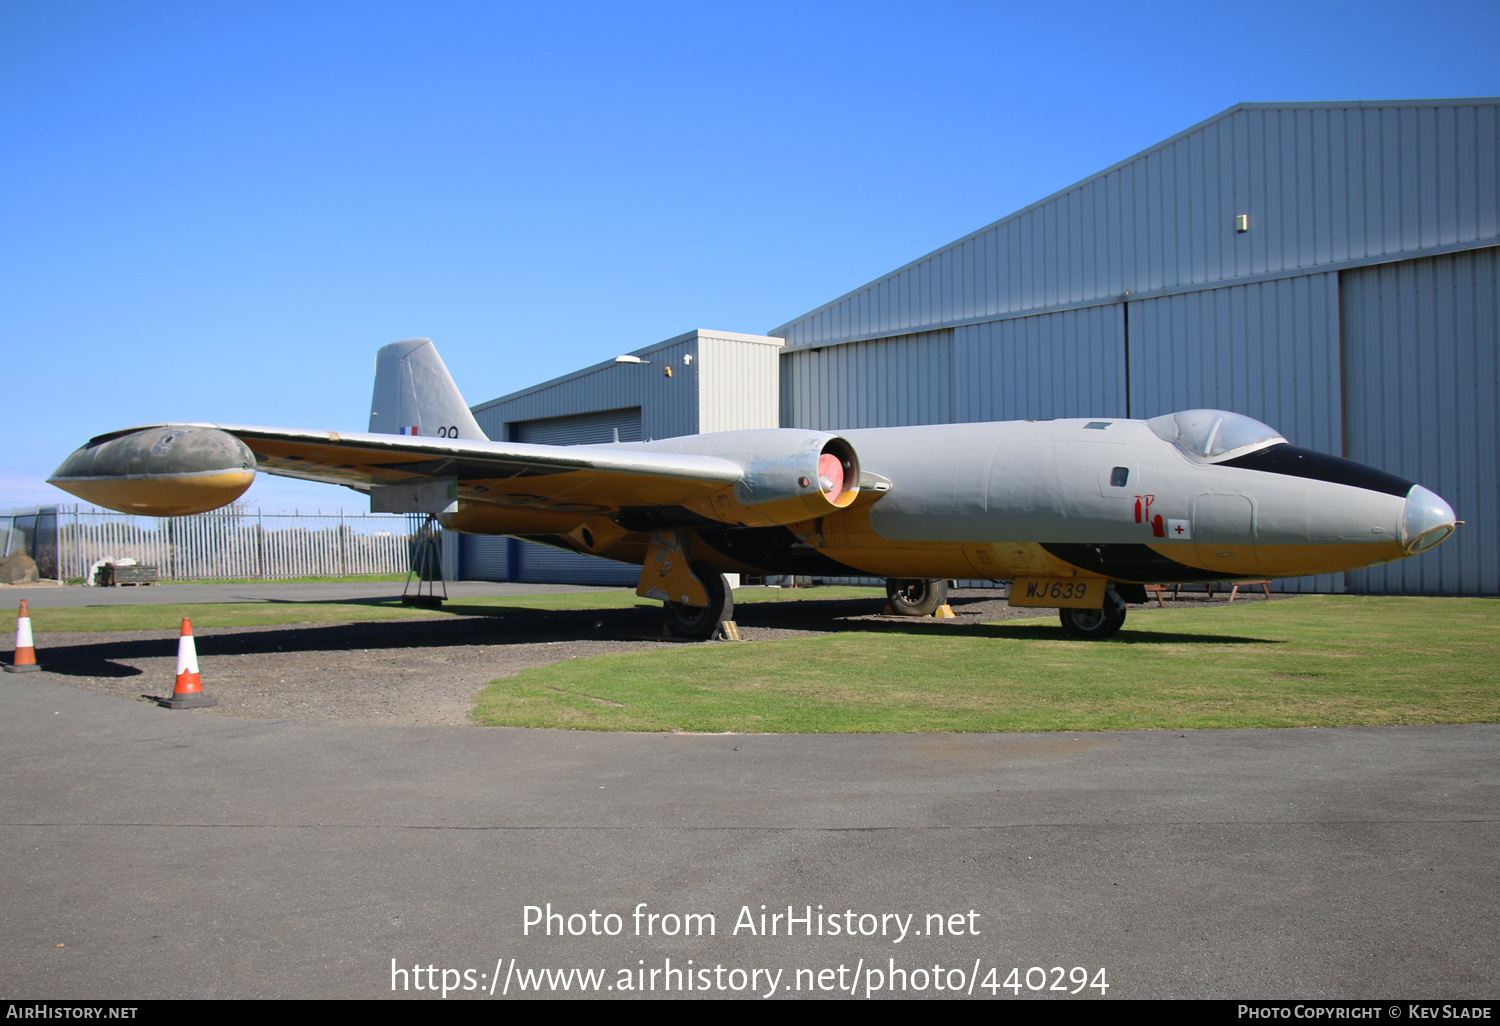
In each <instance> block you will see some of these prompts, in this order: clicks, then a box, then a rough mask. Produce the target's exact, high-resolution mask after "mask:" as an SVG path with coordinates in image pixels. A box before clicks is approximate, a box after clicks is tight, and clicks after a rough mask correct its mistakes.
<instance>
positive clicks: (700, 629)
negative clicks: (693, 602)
mask: <svg viewBox="0 0 1500 1026" xmlns="http://www.w3.org/2000/svg"><path fill="white" fill-rule="evenodd" d="M691 566H692V570H693V576H694V577H696V578H698V580H699V581H701V582H702V584H703V590H704V591H706V592H708V605H706V606H690V605H688V604H687V603H686V602H670V601H669V602H664V603H662V605H663V607H664V611H665V613H666V617H667V629H668V630H670V631H671V632H672V634H673V635H674V636H675V637H679V638H696V639H698V640H700V641H706V640H708V639H709V638H712V637H713V636H714V635H716V634H717V633H718V632H719V625H720V624H722V623H723V622H724V621H725V620H733V619H734V589H733V588H731V587H730V586H729V581H728V580H727V579H726V578H725V577H724V575H723V574H721V573H719V571H717V570H715V569H714V568H713V567H711V566H709V565H708V564H707V563H693V564H691Z"/></svg>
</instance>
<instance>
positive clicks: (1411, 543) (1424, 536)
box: [1401, 485, 1458, 555]
mask: <svg viewBox="0 0 1500 1026" xmlns="http://www.w3.org/2000/svg"><path fill="white" fill-rule="evenodd" d="M1457 522H1458V521H1457V519H1456V518H1455V517H1454V515H1453V507H1452V506H1450V505H1448V504H1447V503H1446V502H1444V501H1443V498H1442V496H1440V495H1438V494H1437V493H1436V492H1432V491H1429V490H1427V489H1426V488H1423V487H1422V486H1421V485H1412V486H1411V491H1409V492H1407V493H1406V512H1405V514H1403V516H1402V518H1401V544H1403V545H1405V546H1406V551H1407V552H1409V553H1411V554H1413V555H1415V554H1416V553H1418V552H1422V551H1425V550H1426V549H1430V548H1432V547H1433V546H1434V545H1436V544H1437V543H1438V542H1440V541H1442V540H1443V539H1445V538H1447V537H1448V536H1449V535H1450V534H1452V533H1453V527H1454V525H1455V524H1456V523H1457Z"/></svg>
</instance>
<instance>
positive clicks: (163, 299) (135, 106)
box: [0, 0, 1500, 509]
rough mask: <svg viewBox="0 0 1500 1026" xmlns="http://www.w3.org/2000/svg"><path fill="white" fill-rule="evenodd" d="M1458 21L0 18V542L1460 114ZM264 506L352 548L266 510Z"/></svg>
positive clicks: (285, 502)
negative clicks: (70, 487) (1331, 123)
mask: <svg viewBox="0 0 1500 1026" xmlns="http://www.w3.org/2000/svg"><path fill="white" fill-rule="evenodd" d="M1497 29H1500V6H1497V5H1495V4H1493V3H1448V2H1442V0H1438V2H1429V3H1424V4H1421V5H1417V6H1412V5H1410V4H1408V3H1399V4H1397V3H1383V2H1374V3H1372V2H1361V3H1317V2H1310V3H1309V2H1303V3H1280V2H1271V3H1262V4H1258V5H1254V6H1247V5H1241V4H1236V5H1228V4H1212V3H1162V4H1149V3H1148V4H1142V5H1135V6H1127V5H1119V4H1070V5H1049V4H1035V3H1028V4H1020V3H958V2H946V3H945V2H941V0H929V2H924V3H858V4H852V3H816V2H802V3H788V4H782V3H775V2H765V0H758V2H756V3H754V4H750V3H744V4H736V3H723V2H721V3H681V4H679V3H649V2H642V3H632V4H603V3H547V4H535V3H525V4H521V3H516V4H511V3H502V2H489V3H473V2H449V3H444V2H434V0H424V2H420V3H405V2H388V3H382V2H376V0H364V2H357V3H356V2H351V3H325V2H317V0H300V2H296V3H275V2H253V3H239V2H233V0H216V2H202V0H195V2H190V3H170V2H155V0H133V2H128V3H127V2H97V3H96V2H71V0H25V2H21V0H0V346H3V352H4V364H3V367H4V377H3V382H4V385H3V389H4V392H3V394H4V399H5V410H6V413H7V414H8V417H7V419H8V422H9V426H10V430H9V431H8V432H6V436H5V440H4V442H3V443H0V508H3V507H8V506H11V505H25V504H33V503H38V502H51V501H72V499H71V496H67V495H65V494H64V493H61V492H58V491H56V490H54V489H52V488H51V487H50V486H48V485H46V484H45V483H44V480H43V479H44V478H45V477H46V476H47V475H48V474H49V473H50V472H51V470H52V469H53V468H54V467H56V465H57V464H58V463H60V462H61V461H62V459H63V458H64V457H65V456H66V455H67V454H68V453H69V452H70V451H71V450H72V449H73V448H75V447H76V446H77V445H79V444H81V443H82V442H83V441H84V440H86V439H87V438H88V437H89V436H90V435H92V434H95V433H98V432H100V431H104V430H108V429H111V428H116V427H122V426H126V425H129V424H135V423H141V422H152V421H158V420H219V421H226V422H234V423H249V424H271V425H285V426H295V427H309V428H332V429H345V430H351V429H352V430H362V429H363V428H364V427H365V425H366V423H367V421H368V414H369V401H370V385H371V374H372V369H373V358H374V353H375V350H376V349H378V348H379V347H380V346H381V345H384V344H385V343H387V342H392V341H395V340H397V339H402V338H408V337H411V336H416V335H425V336H428V337H430V338H432V339H433V340H434V341H436V343H437V345H438V347H439V349H440V350H441V352H442V354H443V357H444V359H445V360H446V361H447V363H448V366H449V368H450V370H452V372H453V374H454V377H455V378H456V379H457V381H458V383H459V387H460V388H461V389H462V390H463V391H464V394H465V396H466V398H467V399H468V400H469V401H470V402H476V403H477V402H480V401H482V400H485V399H491V398H494V397H495V396H498V395H502V394H504V393H506V392H509V391H512V390H514V389H517V388H521V387H524V386H527V385H531V384H535V383H536V382H539V381H542V380H545V379H547V378H550V377H554V376H556V375H558V374H563V373H567V372H568V371H571V370H574V369H576V368H579V367H582V366H585V365H587V364H590V363H594V362H597V361H599V360H603V359H607V358H609V357H612V356H614V355H616V354H617V353H620V352H623V351H625V350H628V349H634V348H637V347H639V346H643V345H647V344H649V343H651V342H655V341H659V340H661V339H664V338H668V337H670V336H672V335H676V334H679V333H681V332H683V331H687V330H689V329H691V328H696V327H707V328H722V329H728V330H732V331H747V332H765V331H767V330H769V329H771V328H773V327H775V326H777V325H780V324H782V323H784V322H786V321H788V320H791V319H792V318H794V317H796V316H798V315H799V314H802V313H805V312H806V311H808V310H810V309H812V308H814V307H816V306H819V305H821V304H822V303H824V302H826V301H828V300H830V299H833V298H834V297H836V296H838V295H841V294H843V293H844V292H847V291H849V290H850V289H853V288H856V287H858V286H859V285H862V284H864V283H865V282H867V281H869V280H871V279H873V278H875V277H877V276H879V275H881V274H882V273H884V272H886V271H889V270H891V269H893V268H895V267H897V266H899V265H901V264H904V263H906V262H907V261H909V260H912V259H914V258H916V257H918V256H920V255H922V254H923V253H926V252H928V251H930V250H933V249H935V248H937V247H939V246H941V245H943V244H945V243H947V242H949V241H951V240H953V239H955V238H957V237H959V236H961V235H964V234H966V233H968V232H970V231H973V230H974V229H976V228H978V227H980V226H982V225H984V224H987V223H989V222H991V221H994V220H996V219H998V218H1000V217H1002V216H1004V215H1006V214H1008V213H1010V212H1011V211H1013V210H1015V209H1017V208H1019V207H1022V206H1025V205H1026V204H1028V203H1031V202H1033V201H1034V200H1037V199H1040V198H1041V197H1043V196H1045V195H1047V194H1049V193H1051V192H1054V191H1056V190H1057V189H1059V188H1062V187H1064V186H1066V185H1068V184H1070V183H1072V182H1074V181H1077V180H1078V179H1080V178H1083V177H1086V176H1087V175H1089V174H1092V173H1093V172H1095V171H1098V170H1100V169H1101V168H1104V167H1106V166H1108V165H1110V164H1112V163H1114V162H1116V161H1118V160H1121V159H1122V158H1125V157H1127V156H1130V155H1131V154H1133V153H1135V152H1137V151H1139V150H1142V149H1144V148H1146V147H1147V146H1150V145H1151V144H1153V143H1155V142H1158V141H1159V140H1161V139H1164V138H1166V137H1167V136H1169V135H1172V134H1174V133H1176V132H1178V131H1180V130H1182V129H1184V128H1186V127H1188V126H1189V125H1191V124H1194V123H1196V122H1198V121H1201V120H1203V119H1204V118H1206V117H1209V116H1211V115H1213V114H1216V113H1218V112H1220V111H1222V110H1224V109H1225V108H1227V107H1229V106H1232V105H1233V104H1235V103H1238V102H1241V101H1258V102H1264V101H1295V100H1348V99H1406V98H1416V97H1458V96H1493V95H1496V94H1497V93H1500V61H1497V60H1496V57H1495V52H1496V45H1497V43H1500V31H1497ZM247 500H248V501H250V502H252V503H255V502H258V503H261V504H263V505H266V506H267V507H285V508H291V507H294V506H295V507H299V508H302V509H311V508H323V509H337V508H347V509H359V508H362V504H363V500H362V498H361V497H360V496H358V495H356V494H355V493H353V492H348V491H345V490H342V489H337V488H330V487H324V486H315V485H308V484H303V483H299V482H290V481H286V480H282V479H276V478H267V477H265V476H264V475H262V476H261V477H260V478H259V479H258V481H257V483H256V485H255V486H254V487H253V488H252V490H251V492H250V493H249V494H248V495H247Z"/></svg>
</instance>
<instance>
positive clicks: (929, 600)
mask: <svg viewBox="0 0 1500 1026" xmlns="http://www.w3.org/2000/svg"><path fill="white" fill-rule="evenodd" d="M885 597H886V598H887V599H889V600H890V603H891V610H892V611H893V612H895V614H896V615H897V616H931V615H932V614H933V613H934V612H935V611H936V610H937V607H938V606H940V605H942V604H943V603H944V602H947V601H948V582H947V581H919V580H913V579H910V578H901V577H892V578H890V579H888V580H887V581H886V582H885Z"/></svg>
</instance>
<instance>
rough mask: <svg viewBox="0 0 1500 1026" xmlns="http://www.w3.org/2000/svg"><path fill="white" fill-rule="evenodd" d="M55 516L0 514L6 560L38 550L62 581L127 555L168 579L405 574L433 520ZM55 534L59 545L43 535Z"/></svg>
mask: <svg viewBox="0 0 1500 1026" xmlns="http://www.w3.org/2000/svg"><path fill="white" fill-rule="evenodd" d="M53 510H54V508H53V507H40V508H38V509H35V510H16V511H14V512H13V513H12V514H10V515H8V516H7V515H5V514H0V527H4V528H5V551H6V552H7V553H9V552H12V551H15V550H17V549H27V550H35V551H29V554H30V555H32V558H34V559H37V563H38V567H37V568H38V570H39V571H41V573H42V575H43V576H44V577H56V578H57V579H60V580H64V581H66V580H70V579H74V578H80V577H87V576H88V575H89V574H90V572H91V570H92V568H93V567H94V565H95V564H96V563H98V562H100V561H101V560H119V559H127V558H128V559H134V560H135V561H136V562H137V563H140V564H143V565H147V566H154V567H156V568H157V573H158V574H159V575H160V576H161V577H162V578H163V579H165V580H207V579H214V578H233V577H239V578H265V579H273V578H278V577H334V576H345V575H355V574H402V573H406V572H407V571H408V570H409V569H410V568H411V565H412V553H413V551H414V549H415V546H416V542H417V540H418V537H419V534H420V532H421V530H422V526H423V524H424V523H425V521H426V519H427V518H426V516H425V515H424V514H402V513H310V514H309V513H299V512H292V513H284V512H269V511H265V510H261V509H250V508H246V507H243V506H227V507H225V508H224V509H221V510H215V511H214V512H212V513H199V514H196V515H194V516H188V517H145V516H136V515H133V514H128V513H111V512H107V511H105V510H98V509H92V508H88V507H81V506H73V507H68V506H58V507H55V514H54V513H53ZM48 514H53V515H50V516H49V515H48ZM54 525H55V526H54ZM48 529H51V530H48ZM53 531H55V534H54V538H55V541H54V540H53V539H49V538H45V537H43V535H44V534H51V533H53ZM49 543H50V544H49ZM49 549H50V550H51V551H50V552H49V551H48V550H49ZM52 552H55V556H52ZM39 556H41V557H43V558H38V557H39ZM49 556H50V557H51V558H47V557H49ZM44 564H50V565H45V566H44Z"/></svg>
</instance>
